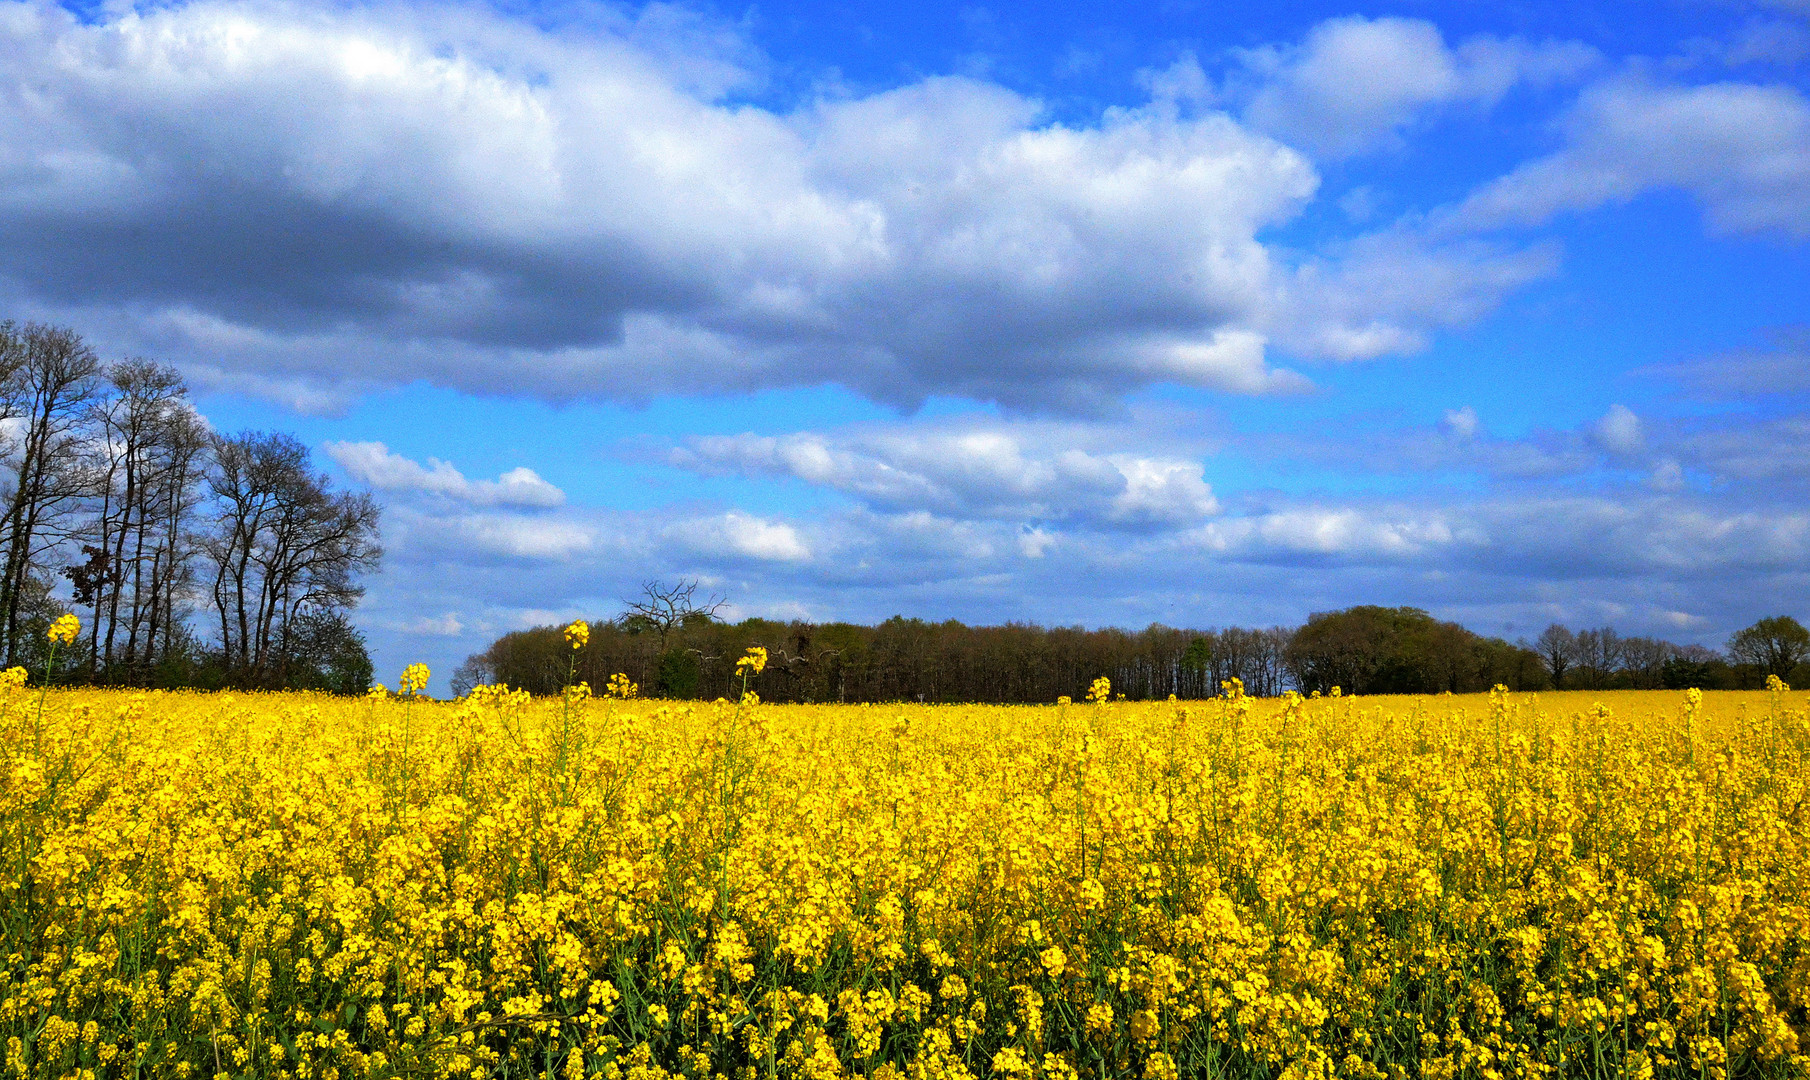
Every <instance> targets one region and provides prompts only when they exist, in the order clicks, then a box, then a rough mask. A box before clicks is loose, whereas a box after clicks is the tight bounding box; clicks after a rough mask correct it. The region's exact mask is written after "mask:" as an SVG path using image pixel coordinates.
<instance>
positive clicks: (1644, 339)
mask: <svg viewBox="0 0 1810 1080" xmlns="http://www.w3.org/2000/svg"><path fill="white" fill-rule="evenodd" d="M0 103H3V104H0V308H3V309H4V311H5V313H6V314H7V315H10V316H12V317H15V318H30V319H42V320H51V321H56V322H61V323H67V324H69V325H73V326H75V327H77V328H78V329H80V330H82V331H83V332H84V333H85V334H87V335H88V336H89V337H90V339H91V340H92V341H93V342H94V343H95V344H96V345H97V346H98V347H99V348H100V349H101V350H102V351H103V352H104V353H105V354H107V355H113V356H123V355H146V356H152V357H156V358H159V359H163V360H167V361H169V362H171V363H174V364H177V365H179V366H180V367H181V368H182V369H183V371H184V372H185V373H186V374H187V376H188V378H189V380H190V382H191V385H192V386H193V387H194V389H195V391H196V393H197V397H198V401H199V404H200V407H201V409H202V411H203V412H204V413H205V414H206V416H207V417H208V419H209V421H210V422H211V423H213V424H214V425H215V426H216V427H218V428H221V429H225V430H233V429H239V428H245V427H255V428H275V429H283V430H290V431H294V432H296V433H297V434H298V435H300V436H301V437H302V438H303V439H305V440H306V441H307V442H308V443H309V444H310V445H311V446H313V447H314V448H315V449H316V452H317V454H318V455H319V460H320V461H321V462H322V463H323V465H324V466H325V467H327V468H329V469H330V470H332V471H333V472H334V474H335V475H336V476H338V478H339V479H340V480H341V481H342V482H344V483H345V484H348V485H351V486H357V487H365V488H369V489H370V490H372V491H373V492H375V493H376V494H377V496H378V498H379V499H380V500H381V501H382V503H383V504H384V507H385V526H384V528H385V543H386V547H387V548H388V551H389V555H388V559H387V563H386V569H385V571H384V573H383V574H382V575H381V576H380V577H378V578H376V579H374V580H373V581H372V582H371V583H370V585H371V587H370V592H369V595H368V597H367V599H366V601H365V603H364V604H363V605H362V607H361V608H360V610H359V613H358V621H359V622H360V624H361V626H363V627H364V628H365V630H366V631H367V632H368V634H369V635H370V637H371V640H372V643H373V645H374V646H375V652H376V657H377V661H378V664H379V667H380V670H382V671H383V672H385V673H392V669H394V670H399V669H400V667H401V666H402V665H403V664H405V663H408V662H411V661H415V660H425V661H426V662H428V663H429V664H430V665H431V666H432V667H433V668H434V669H435V671H436V673H437V675H438V676H439V679H438V681H437V685H438V686H440V687H444V677H445V675H446V674H447V673H448V672H449V671H450V670H451V668H452V666H453V665H454V664H456V663H457V662H458V660H459V659H461V658H462V657H463V656H464V655H466V654H467V653H469V652H471V651H474V650H476V649H478V648H481V647H482V646H483V645H484V644H485V643H486V642H488V641H489V640H490V639H492V638H493V637H495V636H496V635H497V634H499V633H501V632H504V631H507V630H510V629H514V628H518V627H522V626H528V625H534V624H537V623H545V622H551V621H555V620H564V619H567V618H570V617H572V616H576V615H585V616H591V617H603V616H608V615H612V614H614V613H615V612H616V611H618V610H620V603H621V598H622V597H624V596H627V595H630V594H631V593H633V592H634V591H635V590H636V587H637V585H638V583H639V582H641V581H643V580H646V579H649V578H666V579H673V578H677V577H680V576H684V577H696V578H700V579H702V580H703V582H704V583H705V586H706V588H707V589H709V590H711V591H714V592H715V593H717V594H719V595H722V596H725V597H727V598H728V600H729V602H730V605H731V607H730V609H729V610H730V611H731V613H733V614H740V615H746V614H760V615H770V616H778V617H790V616H798V617H807V618H813V619H834V618H846V619H855V620H862V621H868V620H874V619H879V618H884V617H886V616H888V615H891V614H894V613H903V614H908V615H919V616H924V617H927V618H945V617H958V618H962V619H965V620H969V621H985V622H992V621H1003V620H1035V621H1040V622H1046V623H1063V624H1072V623H1082V624H1088V625H1108V624H1116V625H1132V626H1137V625H1143V624H1145V623H1148V622H1150V621H1153V620H1157V621H1163V622H1167V623H1171V624H1185V625H1195V626H1218V625H1228V624H1243V625H1249V624H1270V623H1294V622H1298V621H1300V620H1301V619H1302V618H1304V617H1305V616H1306V615H1307V614H1308V613H1309V612H1311V611H1317V610H1325V609H1329V608H1334V607H1340V606H1345V605H1348V604H1352V603H1363V602H1374V603H1386V604H1413V605H1416V606H1421V607H1426V608H1428V609H1430V610H1432V611H1434V612H1435V613H1436V614H1438V615H1440V616H1442V617H1448V618H1455V619H1459V620H1461V621H1463V622H1465V623H1466V624H1467V625H1470V626H1472V627H1474V628H1476V629H1478V630H1480V631H1484V632H1487V633H1495V634H1504V635H1506V636H1509V637H1515V636H1519V635H1523V634H1526V635H1532V634H1533V633H1536V632H1537V631H1538V630H1539V628H1541V627H1543V626H1544V625H1546V624H1547V623H1548V622H1551V621H1554V620H1559V621H1564V622H1567V623H1570V624H1572V625H1574V626H1584V625H1602V624H1612V625H1615V626H1616V627H1618V628H1619V629H1621V630H1622V631H1623V632H1624V633H1651V634H1658V635H1663V636H1666V637H1669V638H1671V639H1673V640H1678V641H1698V642H1705V643H1710V644H1719V643H1720V642H1721V641H1722V640H1723V639H1725V638H1726V636H1727V635H1728V633H1729V632H1730V631H1732V630H1733V629H1736V628H1738V627H1740V626H1742V625H1745V624H1746V623H1748V622H1751V621H1752V620H1753V619H1755V618H1757V617H1760V616H1763V615H1769V614H1775V613H1778V612H1779V611H1787V612H1790V613H1793V614H1796V615H1799V616H1800V617H1802V616H1806V615H1810V609H1806V607H1805V597H1806V595H1807V594H1810V590H1807V589H1806V586H1807V585H1810V574H1807V573H1806V571H1805V570H1804V567H1805V566H1806V565H1807V559H1810V415H1807V414H1806V411H1805V406H1806V402H1807V398H1810V312H1807V310H1806V301H1805V298H1806V297H1807V296H1810V5H1807V4H1805V3H1803V2H1801V0H1777V2H1773V3H1752V4H1742V3H1734V2H1727V3H1713V2H1708V0H1703V2H1677V3H1669V4H1668V3H1642V4H1638V5H1636V4H1596V5H1584V6H1580V5H1571V4H1515V5H1481V4H1432V3H1399V4H1393V5H1377V6H1369V7H1351V6H1345V5H1337V6H1327V5H1303V4H1292V5H1269V6H1267V7H1266V6H1260V5H1243V6H1237V7H1233V6H1227V5H1207V4H1189V3H1165V4H1159V5H1148V6H1139V5H1131V6H1127V5H1119V4H1114V5H1107V4H1095V5H1085V4H1063V5H1049V6H1035V5H1022V6H978V5H944V6H939V5H896V4H884V5H882V4H871V5H862V4H852V5H851V4H847V3H836V4H829V3H790V4H788V3H771V4H762V5H759V6H750V7H729V6H711V5H699V6H692V5H684V4H651V5H645V6H634V5H620V6H618V5H605V4H584V3H571V4H568V3H560V4H545V5H536V4H503V5H482V4H438V3H421V4H408V5H376V4H372V5H333V4H303V3H276V2H269V3H266V2H260V0H197V2H189V3H175V4H156V5H152V4H145V5H137V6H134V5H132V4H129V3H103V4H99V5H81V6H71V7H59V6H56V5H53V4H38V3H0Z"/></svg>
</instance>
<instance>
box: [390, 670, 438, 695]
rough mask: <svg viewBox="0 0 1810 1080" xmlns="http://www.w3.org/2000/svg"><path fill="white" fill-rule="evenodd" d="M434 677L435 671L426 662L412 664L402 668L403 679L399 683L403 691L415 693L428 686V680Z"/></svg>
mask: <svg viewBox="0 0 1810 1080" xmlns="http://www.w3.org/2000/svg"><path fill="white" fill-rule="evenodd" d="M431 678H433V672H431V671H429V670H428V669H427V665H426V664H410V665H409V666H408V667H405V668H403V669H402V680H401V682H400V683H399V684H398V685H399V688H400V690H401V692H402V693H404V694H414V693H417V692H419V691H421V690H423V689H425V688H426V687H427V680H429V679H431Z"/></svg>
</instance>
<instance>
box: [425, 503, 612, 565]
mask: <svg viewBox="0 0 1810 1080" xmlns="http://www.w3.org/2000/svg"><path fill="white" fill-rule="evenodd" d="M445 531H450V533H451V536H450V537H448V538H447V539H448V540H450V541H451V542H452V543H454V544H461V545H465V546H468V547H469V548H470V549H472V550H475V551H481V552H486V553H489V554H494V555H503V556H507V557H510V558H517V559H530V560H536V561H553V562H563V561H568V560H572V559H575V558H577V557H579V556H581V555H590V554H595V553H596V550H597V547H598V535H597V532H596V530H595V529H592V528H590V527H589V526H587V525H585V524H584V523H582V522H577V521H560V520H555V519H550V518H545V517H540V516H535V517H523V516H520V515H504V514H470V515H465V516H462V517H458V518H453V519H450V520H449V521H447V522H445Z"/></svg>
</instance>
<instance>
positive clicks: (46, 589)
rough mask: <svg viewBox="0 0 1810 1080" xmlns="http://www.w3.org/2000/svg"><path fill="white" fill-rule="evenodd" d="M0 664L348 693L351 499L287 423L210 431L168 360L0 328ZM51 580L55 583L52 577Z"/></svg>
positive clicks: (360, 666) (358, 498)
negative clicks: (63, 638)
mask: <svg viewBox="0 0 1810 1080" xmlns="http://www.w3.org/2000/svg"><path fill="white" fill-rule="evenodd" d="M0 513H3V515H4V516H3V517H0V556H3V560H0V565H3V570H0V660H3V662H4V664H5V665H7V666H11V665H14V664H21V665H24V666H26V667H28V668H31V669H34V670H38V671H41V670H42V668H43V665H44V663H45V660H46V651H47V649H46V641H45V628H46V627H47V626H48V624H49V622H50V620H52V619H54V618H55V617H56V615H57V614H59V613H60V612H62V611H63V610H66V609H67V608H68V607H69V605H70V603H71V602H73V605H74V609H75V610H76V612H77V613H78V614H80V615H82V617H83V622H84V627H83V629H84V633H83V635H82V637H81V638H80V639H78V641H77V642H75V643H74V645H73V646H72V647H71V648H70V649H68V650H65V651H64V652H63V653H62V654H61V655H60V657H59V662H58V666H59V672H60V676H61V677H63V678H71V677H73V678H81V679H86V680H89V681H93V682H96V683H107V684H117V685H132V686H237V687H255V688H279V687H307V688H318V689H331V690H337V691H342V692H359V691H362V690H363V689H364V688H365V687H366V686H368V685H369V683H370V679H371V664H370V658H369V655H368V653H367V651H366V649H365V645H364V639H363V638H362V636H361V635H360V634H359V633H358V631H357V630H356V629H354V628H353V626H352V625H351V623H350V621H349V620H348V619H347V617H346V616H347V612H348V611H349V610H350V609H351V607H352V606H353V605H354V604H355V603H356V602H357V600H358V598H359V597H360V596H361V595H362V593H363V588H362V586H361V585H360V583H359V579H360V578H361V576H362V575H364V574H367V573H370V572H372V571H374V570H375V569H376V568H377V566H378V563H379V560H380V559H381V557H382V549H381V548H380V547H379V545H378V543H377V535H378V533H377V526H378V510H377V506H376V504H375V502H374V501H373V500H372V499H371V497H370V496H369V495H366V494H359V493H351V492H343V491H336V490H334V488H333V485H332V483H331V481H330V480H329V479H328V477H327V476H326V475H325V474H324V473H321V472H318V471H317V470H315V469H314V467H313V465H312V463H311V461H310V456H309V452H308V449H307V447H305V446H304V445H302V444H301V443H300V442H298V441H297V440H296V439H295V438H293V437H292V436H289V435H286V434H282V433H273V432H259V431H245V432H239V433H235V434H224V433H220V432H216V431H213V430H212V429H211V428H210V427H209V425H208V424H207V422H206V421H205V420H204V419H203V418H202V416H201V415H200V414H199V413H198V412H196V410H195V408H194V405H193V403H192V401H191V399H190V397H189V391H188V387H187V386H186V385H185V384H184V382H183V380H182V378H181V376H180V375H179V374H178V373H177V371H176V370H175V369H174V368H172V367H169V366H167V365H164V364H159V363H155V362H152V361H149V360H143V359H125V360H120V361H117V362H112V363H104V362H102V360H101V359H100V358H99V357H98V356H97V355H96V354H95V352H94V350H93V349H92V348H90V347H89V346H88V344H87V343H86V342H84V341H83V340H82V338H81V336H80V335H79V334H77V333H76V332H75V331H73V330H70V329H67V328H64V327H56V326H45V325H41V324H36V323H26V324H18V323H14V322H11V321H7V322H3V323H0ZM63 583H66V588H67V593H66V594H61V593H60V588H61V587H62V585H63Z"/></svg>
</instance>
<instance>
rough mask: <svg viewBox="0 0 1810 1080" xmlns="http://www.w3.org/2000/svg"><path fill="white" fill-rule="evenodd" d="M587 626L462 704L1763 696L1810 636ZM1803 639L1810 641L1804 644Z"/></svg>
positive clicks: (1395, 615) (537, 648)
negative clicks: (566, 689) (512, 694)
mask: <svg viewBox="0 0 1810 1080" xmlns="http://www.w3.org/2000/svg"><path fill="white" fill-rule="evenodd" d="M590 625H591V633H590V638H589V643H588V644H586V645H585V646H584V648H583V649H581V650H579V651H578V652H577V653H576V654H574V652H573V650H572V649H571V648H570V647H569V646H568V644H567V642H566V639H565V637H564V636H563V634H562V632H561V628H559V627H555V626H545V627H537V628H534V629H531V630H520V631H516V632H514V633H511V634H505V635H504V636H503V637H501V638H499V639H497V640H496V641H495V642H493V643H492V644H491V645H490V647H489V648H487V649H485V650H484V651H483V652H481V653H477V654H475V655H473V656H471V657H469V658H468V659H467V660H466V661H465V663H464V664H463V665H462V666H461V667H460V668H459V670H458V672H456V673H455V674H454V676H453V689H454V691H455V692H456V693H464V692H465V691H467V690H468V689H470V688H471V687H472V686H474V685H477V684H480V683H505V684H507V685H509V686H513V687H518V688H521V689H525V690H528V691H531V692H533V693H536V694H551V693H557V692H558V691H559V690H560V688H561V687H562V686H564V685H565V684H566V680H567V678H568V677H570V678H572V679H575V680H583V681H585V682H588V683H590V684H591V685H592V686H593V687H597V688H601V687H603V686H604V684H605V683H607V682H608V681H609V678H610V676H611V675H614V674H616V673H618V672H621V673H623V674H626V675H627V676H628V677H629V678H630V679H631V680H633V681H634V682H635V683H636V684H638V685H639V687H640V691H641V693H642V694H644V695H647V696H657V697H670V698H692V699H696V698H704V699H711V698H717V697H729V698H733V697H735V696H737V695H738V694H739V693H740V692H741V686H740V683H739V681H738V680H737V677H736V674H735V661H736V658H737V657H739V656H741V655H742V654H743V653H744V652H745V651H746V650H747V649H748V648H750V647H752V646H760V647H762V648H764V649H766V650H767V651H768V654H769V657H770V660H769V662H768V665H767V668H766V670H765V671H764V672H763V673H762V674H761V675H760V677H759V679H758V680H757V681H756V682H755V683H753V684H752V686H751V688H752V689H755V690H757V691H758V692H759V693H760V696H761V697H762V698H763V699H765V700H768V701H787V702H791V701H799V702H832V701H841V702H862V701H870V702H881V701H924V702H1001V703H1010V702H1051V701H1054V700H1056V699H1057V698H1058V697H1061V696H1064V695H1066V696H1069V697H1072V698H1074V699H1076V700H1079V699H1080V698H1081V697H1082V696H1083V695H1085V694H1086V692H1087V689H1088V686H1089V684H1090V683H1091V682H1092V681H1093V680H1094V679H1095V678H1097V677H1099V676H1101V675H1104V676H1106V677H1107V678H1109V679H1110V680H1112V688H1113V691H1114V693H1115V694H1122V695H1124V696H1125V697H1127V698H1130V699H1132V700H1143V699H1150V698H1165V697H1168V696H1169V695H1171V694H1174V695H1175V696H1176V697H1178V698H1207V697H1212V696H1214V695H1216V694H1217V693H1219V691H1220V688H1221V685H1222V684H1223V683H1225V682H1226V681H1228V680H1230V679H1234V678H1236V679H1240V680H1243V682H1244V686H1245V690H1246V692H1247V693H1250V694H1252V695H1256V696H1264V697H1267V696H1272V695H1275V694H1279V693H1281V692H1282V691H1283V690H1285V689H1297V690H1301V691H1303V692H1312V691H1320V692H1322V693H1330V692H1331V691H1332V689H1333V687H1335V686H1336V687H1339V688H1340V689H1341V690H1342V691H1343V692H1345V693H1360V694H1429V693H1443V692H1446V691H1450V692H1452V693H1458V694H1462V693H1476V692H1479V691H1483V690H1487V689H1489V688H1490V687H1492V686H1495V685H1497V684H1501V685H1503V686H1507V687H1508V688H1509V689H1511V690H1517V691H1534V690H1545V689H1553V688H1557V689H1567V690H1570V689H1586V690H1608V689H1617V688H1631V689H1660V688H1674V689H1682V688H1685V687H1691V686H1696V687H1702V688H1706V689H1740V688H1752V687H1758V686H1762V685H1764V684H1765V679H1766V676H1767V675H1768V674H1776V675H1779V676H1780V677H1781V678H1792V679H1796V680H1799V681H1803V680H1805V679H1806V677H1807V675H1810V673H1807V672H1806V671H1805V660H1806V658H1807V657H1810V634H1806V633H1805V631H1804V629H1803V628H1802V627H1801V626H1800V625H1799V624H1798V623H1797V622H1796V621H1795V620H1793V619H1790V618H1788V617H1777V618H1772V619H1762V620H1761V621H1760V622H1758V623H1756V624H1754V626H1752V627H1749V628H1748V629H1746V630H1743V631H1741V632H1740V633H1739V634H1736V635H1735V636H1734V638H1732V639H1730V648H1729V653H1728V655H1726V656H1725V655H1724V654H1722V653H1718V652H1716V651H1715V650H1713V649H1708V648H1705V647H1703V646H1698V645H1693V646H1679V645H1674V644H1672V643H1670V642H1665V641H1659V640H1656V639H1652V638H1640V637H1627V638H1624V637H1620V636H1619V635H1617V634H1616V632H1615V631H1614V630H1612V629H1607V628H1605V629H1600V630H1586V631H1583V632H1580V633H1573V632H1572V631H1570V630H1568V629H1566V628H1564V627H1560V626H1556V625H1555V626H1553V627H1550V628H1548V629H1547V631H1546V632H1545V633H1543V634H1541V635H1540V637H1539V639H1538V641H1536V642H1533V643H1528V642H1520V643H1511V642H1508V641H1504V640H1502V639H1500V638H1490V637H1484V636H1482V635H1479V634H1476V633H1473V632H1471V631H1470V630H1467V629H1465V628H1464V627H1462V626H1460V625H1458V624H1457V623H1453V622H1441V621H1439V620H1437V619H1435V618H1433V617H1432V616H1431V615H1429V614H1428V613H1426V612H1425V611H1421V610H1420V609H1418V608H1406V607H1404V608H1385V607H1375V606H1363V607H1354V608H1347V609H1345V610H1343V611H1335V612H1324V613H1320V614H1316V615H1314V616H1313V617H1311V618H1310V619H1308V621H1307V623H1306V624H1305V625H1303V626H1301V627H1299V628H1296V629H1290V628H1286V627H1270V628H1269V629H1262V630H1258V629H1242V628H1239V627H1231V628H1228V629H1223V630H1186V629H1176V628H1173V627H1167V626H1160V625H1154V624H1153V625H1151V626H1149V627H1147V628H1145V629H1143V630H1120V629H1103V630H1084V629H1081V628H1080V627H1041V626H1033V625H1028V624H1024V623H1009V624H1006V625H1004V626H968V625H965V624H963V623H960V622H956V621H954V620H949V621H947V622H940V623H932V622H925V621H924V620H922V619H907V618H903V617H899V616H895V617H893V618H891V619H888V620H886V621H885V622H883V623H880V624H879V625H877V626H858V625H854V624H850V623H808V622H776V621H773V620H769V619H746V620H743V621H742V622H738V623H727V622H723V621H720V620H718V619H716V618H714V617H713V616H712V615H711V614H710V613H709V611H708V610H704V609H697V610H689V611H685V610H678V611H670V610H669V611H668V612H667V613H666V616H665V617H664V618H656V619H650V618H649V617H648V616H647V615H646V614H645V613H643V612H641V611H638V610H636V609H634V608H633V607H632V608H631V611H630V613H629V614H627V615H625V616H624V617H622V618H620V619H616V620H612V621H602V622H595V623H592V624H590ZM1800 639H1801V640H1800Z"/></svg>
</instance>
